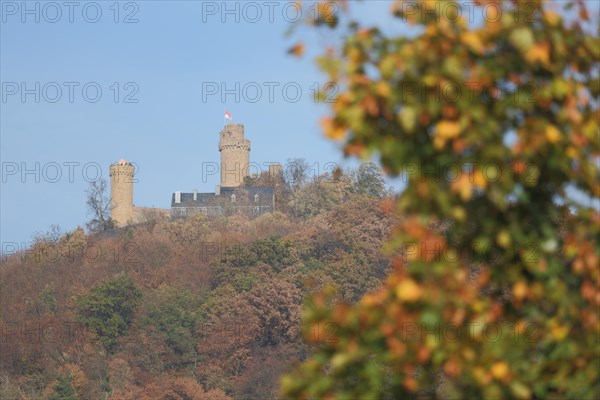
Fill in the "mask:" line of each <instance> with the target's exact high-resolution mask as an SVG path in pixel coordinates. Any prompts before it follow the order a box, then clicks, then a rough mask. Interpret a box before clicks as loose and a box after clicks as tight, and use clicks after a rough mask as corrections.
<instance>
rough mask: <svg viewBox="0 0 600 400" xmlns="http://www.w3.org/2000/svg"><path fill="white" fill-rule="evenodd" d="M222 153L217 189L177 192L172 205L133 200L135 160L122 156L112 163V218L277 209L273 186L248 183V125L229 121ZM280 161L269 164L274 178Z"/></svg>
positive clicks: (119, 222)
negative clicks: (142, 204) (157, 205)
mask: <svg viewBox="0 0 600 400" xmlns="http://www.w3.org/2000/svg"><path fill="white" fill-rule="evenodd" d="M219 135H220V138H219V152H220V153H221V174H220V175H221V180H220V185H217V187H216V189H215V192H214V193H198V192H197V191H193V192H191V193H183V192H179V191H178V192H175V193H173V194H172V196H171V208H170V209H163V208H151V207H138V206H134V204H133V181H134V179H133V178H134V175H135V168H134V166H133V164H131V163H129V162H127V161H125V160H120V161H119V162H117V163H114V164H111V165H110V168H109V176H110V201H111V219H112V221H113V222H114V224H115V226H117V227H122V226H126V225H129V224H132V223H139V222H144V221H146V220H149V219H152V218H156V217H157V216H168V217H171V218H182V217H188V216H191V215H194V214H197V213H203V214H204V215H207V216H217V215H222V214H224V213H228V212H243V213H245V214H247V215H259V214H264V213H268V212H272V211H273V210H274V209H275V189H274V188H273V187H272V186H260V187H258V186H244V185H243V183H244V178H245V177H248V176H250V173H249V171H250V140H248V139H246V138H245V137H244V125H242V124H233V123H232V124H227V125H225V127H224V128H223V129H222V130H221V132H220V133H219ZM281 173H282V169H281V165H280V164H271V165H269V178H270V179H271V182H273V181H274V179H275V177H276V176H278V175H281Z"/></svg>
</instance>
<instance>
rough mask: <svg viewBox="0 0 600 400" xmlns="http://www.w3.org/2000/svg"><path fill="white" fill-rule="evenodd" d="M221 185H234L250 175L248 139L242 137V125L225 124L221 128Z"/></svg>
mask: <svg viewBox="0 0 600 400" xmlns="http://www.w3.org/2000/svg"><path fill="white" fill-rule="evenodd" d="M220 136H221V137H220V139H219V151H220V152H221V187H236V186H240V185H241V184H242V183H243V182H244V177H246V176H248V175H250V141H249V140H248V139H245V138H244V125H242V124H227V125H225V128H223V130H221V133H220Z"/></svg>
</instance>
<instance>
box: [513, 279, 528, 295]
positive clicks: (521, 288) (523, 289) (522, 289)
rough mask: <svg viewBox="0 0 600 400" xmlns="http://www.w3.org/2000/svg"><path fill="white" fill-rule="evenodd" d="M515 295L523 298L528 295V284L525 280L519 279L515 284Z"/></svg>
mask: <svg viewBox="0 0 600 400" xmlns="http://www.w3.org/2000/svg"><path fill="white" fill-rule="evenodd" d="M513 295H514V296H515V297H516V298H517V299H519V300H522V299H523V298H525V296H527V284H526V283H525V282H523V281H519V282H517V283H515V284H514V285H513Z"/></svg>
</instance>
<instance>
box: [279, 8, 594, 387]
mask: <svg viewBox="0 0 600 400" xmlns="http://www.w3.org/2000/svg"><path fill="white" fill-rule="evenodd" d="M336 4H339V5H341V7H340V10H344V9H347V8H352V6H353V4H352V3H351V2H348V3H346V2H336ZM436 4H437V7H436ZM440 4H441V5H442V6H443V5H444V4H445V3H444V2H432V1H417V2H414V1H410V2H405V1H397V2H394V3H393V6H392V7H391V15H392V17H393V18H395V19H396V20H397V22H398V24H405V25H406V26H407V27H408V29H409V30H410V32H411V34H410V35H406V36H388V35H386V34H385V33H384V32H382V31H381V30H379V29H378V28H376V27H369V26H363V25H361V24H360V23H358V22H356V21H349V23H348V24H347V25H346V24H344V23H343V22H344V21H346V20H347V19H348V15H346V14H343V13H342V14H341V15H336V16H335V17H332V18H330V19H328V20H327V19H325V20H323V21H321V20H318V21H317V24H316V25H319V26H325V28H323V29H329V28H331V29H337V30H341V34H342V37H343V41H342V43H341V44H340V46H339V48H329V49H327V52H326V54H324V55H323V56H321V57H320V58H319V59H318V63H319V65H320V66H321V67H322V68H323V70H324V72H325V73H326V74H327V78H328V80H329V81H330V82H334V83H335V84H336V85H337V86H338V87H339V88H340V91H339V93H338V94H337V96H336V98H335V101H334V102H332V103H331V109H330V115H331V116H330V117H328V118H326V119H324V120H323V128H324V132H325V134H326V135H327V136H328V137H330V138H332V139H335V140H341V141H343V142H344V151H345V154H347V155H351V156H359V157H371V156H377V157H378V158H379V160H380V162H381V165H382V166H383V167H384V169H385V170H386V171H387V172H388V173H389V174H391V175H401V176H403V177H404V179H406V182H407V186H406V189H405V190H404V191H403V192H402V193H401V195H400V197H399V199H398V201H397V202H396V203H395V204H391V203H390V204H389V207H390V208H391V209H394V210H395V212H397V213H399V214H400V215H401V216H402V218H401V221H402V222H401V223H400V224H399V225H398V226H397V227H396V228H395V231H394V233H393V234H392V236H391V238H390V239H389V242H388V248H389V250H390V252H391V254H393V251H397V252H399V255H397V256H396V258H395V260H394V265H395V269H394V272H393V273H392V274H391V275H390V276H389V277H388V279H387V281H386V283H385V285H384V286H383V287H382V288H381V289H379V290H377V291H374V292H372V293H369V294H367V295H365V296H364V297H362V299H361V301H360V302H359V303H358V304H357V305H355V306H349V305H348V304H345V303H340V302H337V301H334V297H333V295H332V294H331V293H330V292H328V291H324V292H322V293H320V294H319V295H317V296H315V297H314V298H313V299H312V300H311V301H310V302H309V303H308V307H307V308H306V309H305V311H304V318H305V332H306V337H307V339H309V340H310V339H311V337H312V336H311V335H310V332H311V331H312V330H313V328H314V327H315V326H319V325H322V324H326V323H335V324H336V326H338V331H337V340H336V341H331V342H328V343H326V344H325V345H321V346H319V347H318V348H316V349H315V354H314V355H313V356H312V357H310V358H309V359H308V360H307V361H306V362H304V363H302V364H301V365H300V366H299V367H298V369H297V370H296V371H295V372H294V373H292V374H290V375H288V376H286V377H285V378H284V379H283V381H282V390H283V393H284V395H285V396H289V397H294V398H387V397H386V396H388V397H389V398H411V397H417V396H419V397H442V398H490V399H492V398H493V399H497V398H522V399H529V398H548V397H561V398H592V397H594V396H598V393H599V391H600V375H599V373H598V371H599V370H600V368H598V367H599V365H598V360H599V356H600V354H599V344H598V335H599V333H600V331H599V329H600V321H599V311H598V310H599V306H600V292H599V290H598V287H599V284H600V274H599V270H598V258H599V250H598V249H599V248H600V246H599V244H600V243H599V242H600V239H599V238H600V236H599V229H598V227H599V225H600V215H599V213H598V208H594V207H591V206H590V205H591V202H592V200H591V199H594V200H593V201H594V202H596V204H597V201H598V196H600V186H599V185H598V178H599V174H598V157H599V142H598V140H599V139H598V135H599V131H598V109H597V104H598V102H597V101H598V94H599V93H600V85H599V78H598V72H599V68H598V66H599V63H598V62H599V58H598V55H599V49H600V42H599V40H598V31H597V27H598V21H589V17H588V12H587V10H586V3H584V2H582V1H575V2H544V1H541V0H535V1H524V2H521V1H508V0H506V1H491V0H489V1H486V0H481V1H477V2H476V4H471V7H475V8H474V10H475V11H474V15H476V16H479V18H475V19H474V20H473V21H471V22H469V20H468V18H467V16H465V15H464V13H463V15H462V16H459V15H456V14H455V15H452V14H448V12H447V9H446V8H444V7H439V6H440ZM325 7H326V5H323V8H325ZM458 7H460V5H458ZM492 8H493V9H492ZM490 9H492V11H495V12H496V13H495V14H494V13H493V12H492V11H490ZM424 10H426V12H424ZM444 10H446V11H444ZM313 22H314V21H313ZM590 23H592V24H593V25H594V28H593V29H594V30H595V32H593V33H590V32H589V25H590ZM584 28H587V29H584ZM319 29H321V28H319ZM574 189H576V190H577V191H578V195H577V196H574V195H572V194H571V193H573V192H572V191H573V190H574ZM582 199H588V200H587V201H582ZM440 226H444V228H443V229H441V230H440V229H439V228H440Z"/></svg>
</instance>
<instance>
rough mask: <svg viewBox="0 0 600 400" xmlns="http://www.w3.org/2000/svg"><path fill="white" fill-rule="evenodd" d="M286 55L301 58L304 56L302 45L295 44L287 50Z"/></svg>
mask: <svg viewBox="0 0 600 400" xmlns="http://www.w3.org/2000/svg"><path fill="white" fill-rule="evenodd" d="M288 54H292V55H294V56H296V57H302V55H303V54H304V44H303V43H297V44H295V45H294V46H292V47H290V49H289V50H288Z"/></svg>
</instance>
